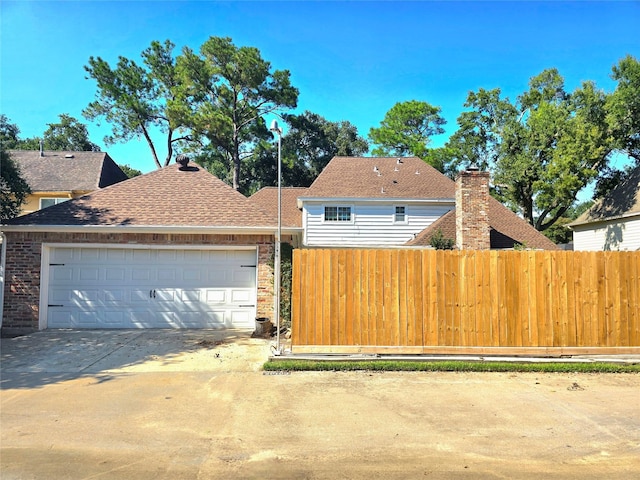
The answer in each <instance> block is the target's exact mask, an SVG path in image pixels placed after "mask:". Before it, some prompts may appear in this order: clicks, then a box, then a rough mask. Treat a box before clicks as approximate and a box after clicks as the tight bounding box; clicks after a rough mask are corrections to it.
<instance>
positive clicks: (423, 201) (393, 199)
mask: <svg viewBox="0 0 640 480" xmlns="http://www.w3.org/2000/svg"><path fill="white" fill-rule="evenodd" d="M305 202H307V203H327V202H332V203H402V204H418V203H420V204H450V205H455V198H406V197H375V198H360V197H299V198H298V200H297V205H298V208H302V205H303V203H305Z"/></svg>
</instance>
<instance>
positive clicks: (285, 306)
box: [280, 243, 293, 328]
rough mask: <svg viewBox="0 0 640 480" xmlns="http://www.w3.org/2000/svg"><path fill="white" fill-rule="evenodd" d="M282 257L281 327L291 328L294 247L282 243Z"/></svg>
mask: <svg viewBox="0 0 640 480" xmlns="http://www.w3.org/2000/svg"><path fill="white" fill-rule="evenodd" d="M280 256H281V258H280V325H281V326H282V327H286V328H289V327H291V285H292V280H293V247H292V246H291V245H290V244H288V243H282V244H281V247H280Z"/></svg>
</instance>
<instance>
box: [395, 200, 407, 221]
mask: <svg viewBox="0 0 640 480" xmlns="http://www.w3.org/2000/svg"><path fill="white" fill-rule="evenodd" d="M397 208H403V209H404V213H403V215H404V220H396V215H397V212H396V209H397ZM408 210H409V209H408V208H407V206H406V205H403V204H398V203H394V204H393V217H392V219H393V224H394V225H406V224H408V223H409V212H408Z"/></svg>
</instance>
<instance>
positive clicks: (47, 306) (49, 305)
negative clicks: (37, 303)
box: [47, 305, 64, 307]
mask: <svg viewBox="0 0 640 480" xmlns="http://www.w3.org/2000/svg"><path fill="white" fill-rule="evenodd" d="M47 307H64V305H47Z"/></svg>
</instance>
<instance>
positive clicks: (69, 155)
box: [64, 153, 75, 158]
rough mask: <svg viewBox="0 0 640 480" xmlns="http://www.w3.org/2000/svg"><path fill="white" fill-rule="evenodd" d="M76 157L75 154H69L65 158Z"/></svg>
mask: <svg viewBox="0 0 640 480" xmlns="http://www.w3.org/2000/svg"><path fill="white" fill-rule="evenodd" d="M74 157H75V155H74V154H73V153H67V154H66V155H65V156H64V158H74Z"/></svg>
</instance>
